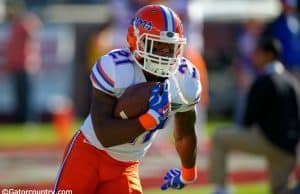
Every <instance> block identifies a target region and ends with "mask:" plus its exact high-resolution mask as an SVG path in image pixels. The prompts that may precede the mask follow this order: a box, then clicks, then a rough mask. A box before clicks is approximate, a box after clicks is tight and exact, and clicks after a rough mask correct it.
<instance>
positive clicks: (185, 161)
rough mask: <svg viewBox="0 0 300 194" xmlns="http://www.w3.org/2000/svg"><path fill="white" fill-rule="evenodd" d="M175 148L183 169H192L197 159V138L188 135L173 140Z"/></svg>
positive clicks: (193, 135)
mask: <svg viewBox="0 0 300 194" xmlns="http://www.w3.org/2000/svg"><path fill="white" fill-rule="evenodd" d="M175 146H176V150H177V152H178V155H179V157H180V160H181V164H182V166H183V167H185V168H193V167H195V164H196V158H197V138H196V135H195V134H189V135H186V136H183V137H178V138H176V139H175Z"/></svg>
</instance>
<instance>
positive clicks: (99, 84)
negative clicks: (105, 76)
mask: <svg viewBox="0 0 300 194" xmlns="http://www.w3.org/2000/svg"><path fill="white" fill-rule="evenodd" d="M90 78H91V81H92V82H93V83H94V84H95V85H96V86H97V87H98V88H99V89H101V90H102V91H104V92H106V93H108V94H110V95H114V93H113V91H111V90H109V89H107V88H105V87H104V86H103V85H102V84H101V82H100V81H98V80H97V79H96V77H95V75H94V72H92V73H91V76H90Z"/></svg>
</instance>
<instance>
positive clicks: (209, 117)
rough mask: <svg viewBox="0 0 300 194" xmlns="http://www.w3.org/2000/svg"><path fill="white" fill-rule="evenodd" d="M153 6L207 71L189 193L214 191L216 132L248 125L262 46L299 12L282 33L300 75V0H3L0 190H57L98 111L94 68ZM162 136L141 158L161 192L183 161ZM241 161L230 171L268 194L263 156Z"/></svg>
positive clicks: (147, 183)
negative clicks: (172, 21)
mask: <svg viewBox="0 0 300 194" xmlns="http://www.w3.org/2000/svg"><path fill="white" fill-rule="evenodd" d="M150 3H162V4H165V5H167V6H169V7H171V8H172V9H173V10H174V11H175V12H177V13H178V14H179V15H180V17H181V19H182V20H183V23H184V32H185V36H186V37H187V38H188V47H187V49H186V53H185V55H186V57H187V58H190V60H192V61H193V62H194V63H197V64H199V71H200V73H201V81H202V84H203V95H202V99H201V102H200V104H199V107H198V109H199V110H198V121H197V126H198V129H199V130H198V133H199V142H200V143H199V157H198V158H199V159H198V163H199V165H198V166H199V171H200V174H201V176H200V180H199V183H198V184H196V185H195V186H194V187H192V188H190V189H188V190H187V191H186V192H185V193H189V192H190V193H200V194H202V193H209V189H210V186H209V185H207V184H206V181H207V178H206V177H207V156H208V155H209V151H210V136H211V134H212V133H213V131H214V130H215V128H217V127H218V126H221V125H224V124H231V123H240V122H241V118H242V116H243V110H244V101H245V95H246V93H247V91H248V88H249V86H250V84H251V83H252V81H253V79H254V77H255V75H256V73H257V72H256V69H255V68H254V66H253V65H252V61H251V56H252V52H253V51H254V48H255V42H256V40H257V39H259V37H260V36H261V35H262V34H263V33H268V28H269V24H270V23H271V22H273V21H275V20H276V19H277V18H278V17H279V16H280V15H281V14H283V13H285V12H289V13H290V14H291V15H292V16H293V20H291V21H290V22H289V26H290V27H291V28H290V29H291V30H292V34H293V35H294V36H289V35H287V34H285V33H284V32H283V35H282V37H283V38H282V40H281V41H282V44H283V45H284V44H285V43H284V41H285V40H289V41H291V39H292V40H293V43H294V44H295V45H296V46H295V45H294V46H291V47H288V48H287V50H286V53H290V54H289V55H288V56H287V55H284V56H283V57H282V60H283V61H284V64H285V65H286V68H287V69H288V70H290V71H291V72H292V73H293V74H295V75H296V76H298V75H299V72H300V48H299V47H300V46H299V45H300V30H299V19H300V17H299V16H300V3H299V1H292V0H290V1H289V0H281V1H280V0H177V1H175V0H161V1H159V0H157V1H155V0H124V1H118V0H110V1H109V0H41V1H35V0H0V189H2V188H8V187H9V188H51V186H52V184H53V182H54V180H55V176H56V173H57V170H58V165H59V163H60V161H61V159H62V154H63V149H64V146H65V144H66V142H68V140H69V139H70V137H72V134H73V133H74V132H75V131H76V130H77V129H79V127H80V124H81V122H82V121H83V119H84V118H85V117H86V116H87V114H88V112H89V103H90V89H91V84H90V82H89V73H90V70H91V67H92V66H93V64H94V63H95V62H96V60H97V59H98V58H99V56H101V55H103V54H104V53H106V52H107V51H109V50H111V49H114V48H120V47H126V33H127V27H128V24H129V22H130V18H131V17H132V16H133V14H134V13H135V11H136V10H137V9H138V8H139V7H141V6H143V5H146V4H150ZM278 29H282V31H284V30H285V29H284V28H281V27H278ZM297 45H298V46H297ZM293 48H295V49H293ZM298 78H300V76H298ZM158 138H159V139H160V140H163V141H160V140H159V141H157V142H156V143H155V144H154V146H153V148H152V149H151V151H150V152H149V154H148V155H146V157H145V159H143V161H142V166H141V177H142V181H143V185H144V188H145V193H159V191H158V190H155V189H156V188H159V185H160V182H161V180H160V179H161V176H158V175H162V174H163V172H164V171H162V170H164V169H165V168H166V169H168V168H169V167H173V166H166V167H164V166H162V167H161V168H160V169H154V168H156V167H157V166H161V165H157V164H161V161H168V162H165V163H166V164H169V165H170V163H171V164H173V165H174V166H178V165H179V161H178V159H177V158H176V156H175V150H174V149H173V147H172V140H171V137H170V134H169V133H168V132H165V133H163V134H162V135H161V136H159V137H158ZM170 155H174V158H172V157H169V156H170ZM167 156H168V157H167ZM232 157H233V158H234V159H231V160H230V172H231V176H230V177H231V180H232V181H233V183H234V184H236V185H237V191H238V193H242V194H248V193H258V194H264V193H268V186H267V184H266V180H267V179H266V178H267V177H268V174H267V172H266V166H265V162H264V160H263V159H262V158H260V157H257V156H249V155H243V154H239V153H238V154H234V156H232ZM162 168H163V169H162Z"/></svg>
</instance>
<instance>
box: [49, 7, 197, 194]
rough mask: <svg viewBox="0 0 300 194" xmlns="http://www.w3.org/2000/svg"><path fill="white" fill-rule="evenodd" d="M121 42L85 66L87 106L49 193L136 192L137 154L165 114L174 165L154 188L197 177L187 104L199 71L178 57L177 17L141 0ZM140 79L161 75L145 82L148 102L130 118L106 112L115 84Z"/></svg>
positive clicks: (118, 87)
mask: <svg viewBox="0 0 300 194" xmlns="http://www.w3.org/2000/svg"><path fill="white" fill-rule="evenodd" d="M127 42H128V48H124V49H117V50H112V51H110V52H109V53H107V54H106V55H104V56H102V57H100V59H99V60H98V61H97V62H96V64H95V65H94V67H93V69H92V72H91V75H90V80H91V82H92V85H93V94H92V104H91V110H90V114H89V115H88V116H87V118H86V120H85V122H84V123H83V125H82V126H81V128H80V130H79V131H78V132H77V133H76V134H75V136H74V137H73V139H72V141H71V143H70V145H69V146H68V148H67V149H66V152H65V155H64V159H63V162H62V164H61V167H60V170H59V172H58V176H57V180H56V183H55V186H54V192H55V193H56V192H57V191H58V190H61V189H72V190H73V194H77V193H78V194H82V193H85V194H93V193H99V194H100V193H102V194H116V193H118V194H129V193H130V194H140V193H142V188H141V184H140V180H139V175H138V165H139V160H140V159H141V157H143V156H144V154H145V153H146V151H147V150H148V149H149V147H150V145H151V144H152V142H153V139H154V137H155V135H156V133H158V132H159V131H160V130H164V129H163V128H164V124H165V122H166V121H167V119H168V118H169V117H173V116H174V117H175V127H174V138H175V147H176V149H177V152H178V154H179V157H180V160H181V164H182V165H181V167H180V168H173V169H171V170H169V171H168V172H167V173H166V175H165V177H164V182H163V184H162V186H161V189H162V190H166V189H168V188H173V189H182V188H183V187H184V186H185V185H187V184H190V183H193V182H194V181H195V180H196V178H197V168H196V153H197V152H196V144H197V143H196V135H195V131H194V123H195V112H194V107H195V104H197V103H198V101H199V98H200V91H201V86H200V81H199V76H200V75H199V74H198V71H197V70H196V68H195V66H194V65H193V64H192V63H191V62H190V61H188V60H187V59H185V58H183V57H182V53H183V49H184V45H185V44H186V39H185V38H184V36H183V29H182V23H181V20H180V18H179V17H178V15H177V14H176V13H175V12H174V11H173V10H171V9H170V8H168V7H166V6H163V5H148V6H145V7H142V8H141V9H139V10H138V11H137V13H136V15H135V16H134V18H133V19H132V21H131V24H130V26H129V28H128V35H127ZM148 81H156V82H161V83H163V84H158V85H156V86H154V87H153V89H152V93H151V97H150V99H149V106H148V107H149V110H148V111H147V112H146V113H145V114H142V115H140V116H139V117H137V118H133V119H126V120H122V119H117V118H114V117H113V116H112V115H113V112H114V106H115V104H116V102H117V100H118V98H119V97H120V96H121V94H122V92H123V91H124V90H125V89H126V88H127V87H129V86H132V85H135V84H138V83H142V82H148ZM170 104H171V110H170V106H169V105H170Z"/></svg>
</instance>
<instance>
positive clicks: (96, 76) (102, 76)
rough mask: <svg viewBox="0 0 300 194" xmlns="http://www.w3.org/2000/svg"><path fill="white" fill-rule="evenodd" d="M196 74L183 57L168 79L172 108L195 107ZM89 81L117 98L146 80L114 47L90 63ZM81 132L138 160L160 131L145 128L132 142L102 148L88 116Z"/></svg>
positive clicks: (198, 88) (128, 158)
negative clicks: (127, 89)
mask: <svg viewBox="0 0 300 194" xmlns="http://www.w3.org/2000/svg"><path fill="white" fill-rule="evenodd" d="M199 76H200V75H199V73H198V71H197V69H196V68H195V66H194V65H193V64H192V63H191V62H190V61H188V60H187V59H185V58H182V59H181V64H180V65H179V67H178V71H177V72H176V73H175V74H174V75H173V76H172V77H170V78H169V81H170V94H171V105H172V111H171V113H170V115H173V114H174V113H175V112H184V111H187V110H190V109H192V108H194V107H195V104H196V103H197V102H198V100H199V97H200V93H201V84H200V77H199ZM90 80H91V82H92V85H93V87H94V88H96V89H98V90H100V91H102V92H104V93H106V94H108V95H111V96H115V97H116V98H119V97H120V96H121V94H122V93H123V92H124V91H125V89H126V88H127V87H129V86H132V85H135V84H138V83H142V82H146V78H145V76H144V73H143V71H142V69H141V68H140V67H139V66H138V65H136V64H135V63H134V62H133V60H132V58H131V54H130V51H129V50H128V49H116V50H112V51H110V52H109V53H108V54H106V55H104V56H102V57H101V58H100V59H99V60H98V61H97V62H96V64H95V65H94V66H93V69H92V72H91V75H90ZM81 131H82V132H83V134H84V136H85V137H86V138H87V140H88V141H89V143H90V144H92V145H93V146H95V147H96V148H98V149H100V150H104V151H106V152H107V153H108V154H109V155H110V156H111V157H112V158H114V159H116V160H119V161H136V160H139V159H140V158H141V157H142V156H144V154H145V153H146V151H147V150H148V148H149V147H150V146H151V144H152V142H153V139H154V137H155V136H156V134H157V133H158V131H159V130H155V131H145V132H144V133H143V134H141V135H140V136H138V137H137V138H135V139H134V140H133V141H132V142H130V143H126V144H122V145H117V146H112V147H108V148H107V147H106V148H105V147H104V146H102V144H101V142H100V141H99V140H98V139H97V137H96V134H95V132H94V129H93V125H92V120H91V116H90V115H88V117H87V118H86V120H85V121H84V123H83V125H82V126H81Z"/></svg>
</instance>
